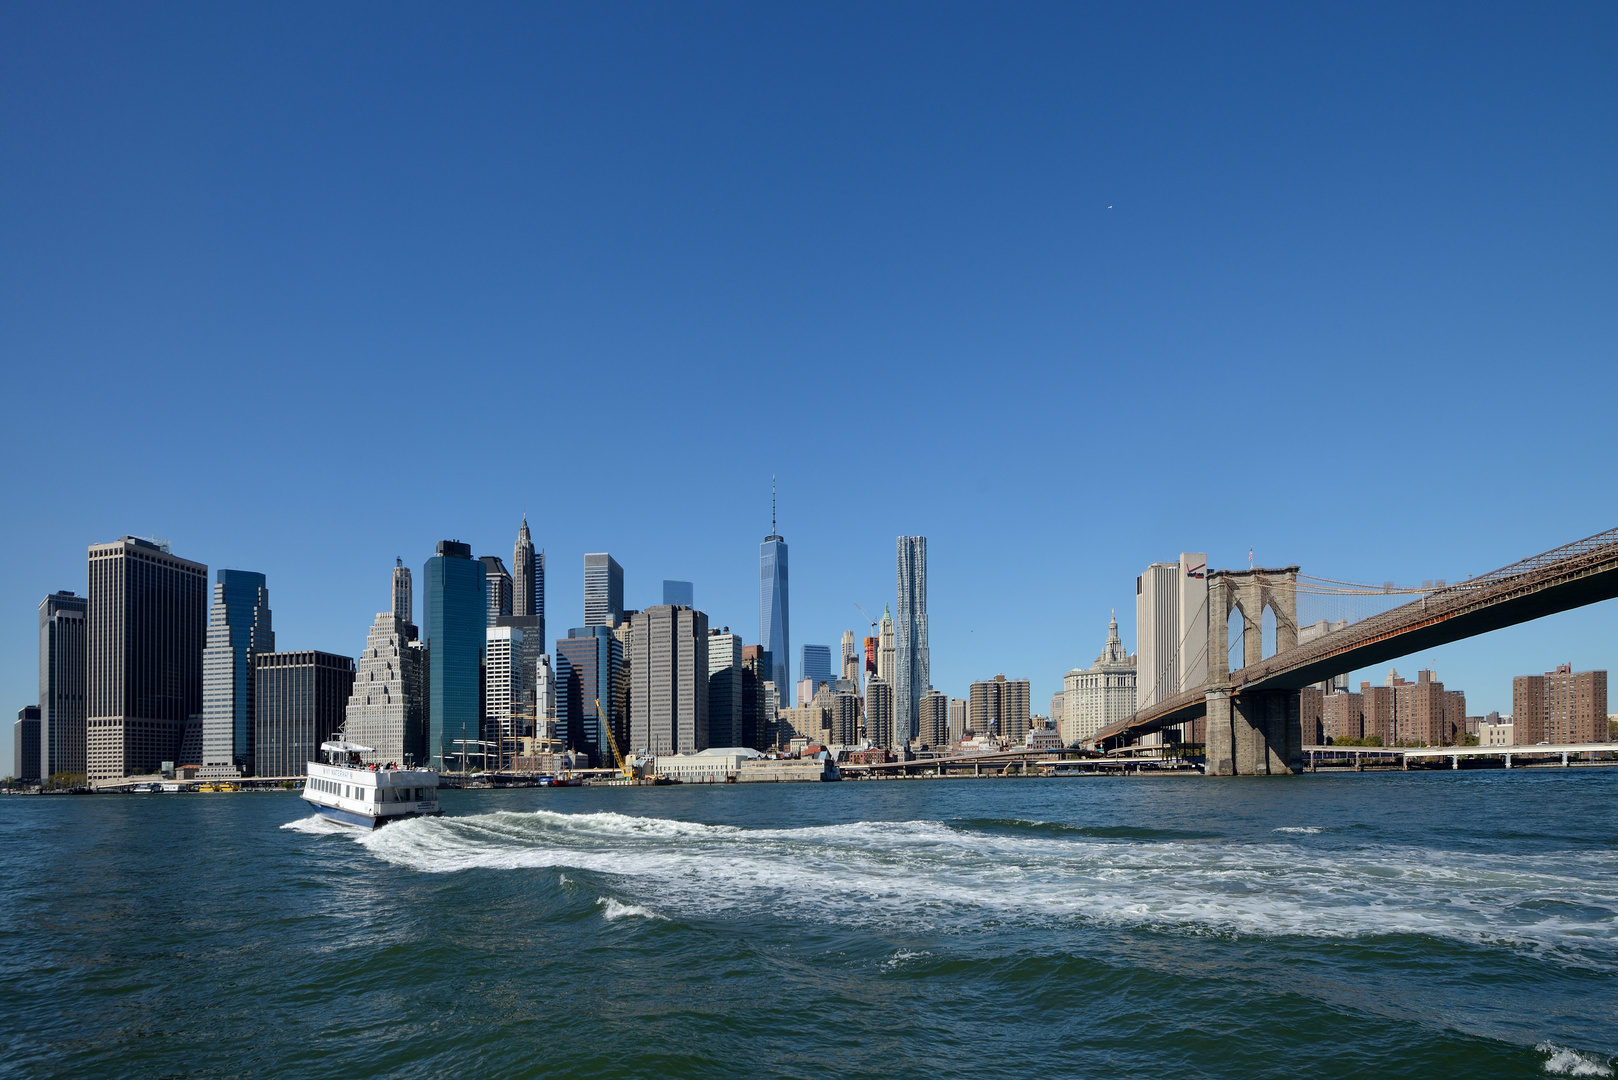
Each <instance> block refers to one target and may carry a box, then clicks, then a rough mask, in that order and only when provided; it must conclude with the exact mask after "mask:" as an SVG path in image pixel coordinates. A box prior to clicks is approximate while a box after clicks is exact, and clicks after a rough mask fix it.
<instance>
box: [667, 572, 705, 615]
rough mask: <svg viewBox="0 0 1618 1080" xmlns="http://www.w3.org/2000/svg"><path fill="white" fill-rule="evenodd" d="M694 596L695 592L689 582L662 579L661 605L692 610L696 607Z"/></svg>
mask: <svg viewBox="0 0 1618 1080" xmlns="http://www.w3.org/2000/svg"><path fill="white" fill-rule="evenodd" d="M696 595H697V590H696V588H695V587H694V586H693V585H692V584H691V583H690V582H689V581H670V580H669V579H668V578H664V579H663V603H665V604H675V605H678V606H679V607H688V608H694V607H696V606H697V601H696Z"/></svg>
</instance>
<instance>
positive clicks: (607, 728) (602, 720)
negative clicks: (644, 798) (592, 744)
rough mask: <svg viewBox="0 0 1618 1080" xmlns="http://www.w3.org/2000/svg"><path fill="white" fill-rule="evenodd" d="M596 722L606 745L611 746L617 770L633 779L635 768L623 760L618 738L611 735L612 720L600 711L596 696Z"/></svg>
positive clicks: (627, 778)
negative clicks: (605, 739) (605, 737)
mask: <svg viewBox="0 0 1618 1080" xmlns="http://www.w3.org/2000/svg"><path fill="white" fill-rule="evenodd" d="M596 723H598V724H600V725H601V731H602V733H603V734H605V735H606V736H607V745H608V746H610V747H612V759H613V760H614V761H616V762H617V763H618V771H619V772H621V773H623V774H624V779H625V780H633V779H635V770H634V769H632V768H630V766H629V763H628V762H626V761H625V760H624V755H622V754H620V753H619V752H618V740H617V739H616V738H614V737H613V734H612V722H611V721H610V720H609V719H608V718H607V715H606V714H605V713H603V712H602V711H601V699H600V698H596Z"/></svg>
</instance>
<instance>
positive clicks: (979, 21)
mask: <svg viewBox="0 0 1618 1080" xmlns="http://www.w3.org/2000/svg"><path fill="white" fill-rule="evenodd" d="M1615 55H1618V9H1615V8H1613V7H1612V6H1610V5H1595V4H1588V5H1575V4H1569V5H1538V6H1534V5H1482V4H1464V5H1455V6H1449V7H1443V6H1437V5H1415V6H1412V5H1405V4H1399V5H1387V6H1383V7H1373V6H1371V5H1349V6H1343V7H1341V8H1339V9H1337V10H1333V11H1323V10H1321V9H1320V5H1297V4H1287V5H1277V6H1274V7H1258V6H1248V7H1231V6H1228V5H1227V6H1213V7H1210V6H1208V5H1185V6H1139V5H1123V6H1119V5H1107V6H1105V7H1100V6H1096V7H1091V6H1081V5H1077V4H1053V5H1037V4H1018V5H1003V4H996V5H988V4H985V5H980V6H959V5H947V4H937V3H928V4H913V5H880V4H855V5H848V6H838V5H833V4H813V5H784V4H774V5H761V4H735V5H728V6H719V5H704V4H686V3H682V4H668V5H661V6H660V5H647V4H589V5H586V4H578V5H570V6H540V5H520V6H512V7H499V6H493V5H449V6H445V5H430V6H429V5H411V4H398V3H389V4H376V5H364V4H359V3H349V4H340V5H330V4H318V5H314V4H311V5H295V4H275V5H269V4H265V5H257V6H252V5H219V4H197V5H194V6H188V7H178V6H167V5H155V4H154V5H127V4H120V5H109V6H87V5H81V4H72V3H63V4H49V5H41V4H17V3H12V4H7V5H5V6H3V7H0V251H3V253H4V257H3V259H0V275H3V280H0V363H3V365H4V367H3V371H4V388H5V393H4V400H5V402H6V409H5V425H6V435H5V440H4V446H5V448H6V449H5V467H4V469H3V470H0V503H3V506H4V510H5V513H4V533H3V543H4V558H3V560H0V565H3V566H4V567H5V570H4V573H3V576H0V616H3V617H0V690H3V695H0V696H3V700H4V702H5V708H6V710H7V711H8V715H9V716H15V711H14V710H15V709H17V708H19V707H21V706H22V705H25V704H30V703H32V702H33V701H34V700H35V698H36V690H35V686H36V666H35V665H36V645H35V620H36V613H35V609H36V605H37V604H38V602H39V600H40V598H41V597H42V596H44V595H45V594H46V593H47V592H50V591H53V590H55V589H59V588H68V589H74V590H77V591H79V592H81V593H82V592H83V591H84V588H85V548H86V546H87V545H88V544H90V543H92V542H96V541H103V540H107V539H110V538H113V537H116V536H118V535H121V534H123V533H140V534H155V535H159V536H164V537H168V538H170V539H171V540H172V541H173V544H174V549H175V551H176V552H177V553H179V554H182V555H185V556H187V557H190V558H194V559H198V560H201V561H204V562H206V563H208V565H209V566H210V568H219V567H235V568H244V569H252V570H260V571H263V572H265V573H266V574H267V575H268V576H269V587H270V596H271V603H272V606H273V609H274V612H275V625H276V630H277V638H278V642H279V644H280V645H281V647H283V648H318V649H327V650H332V651H337V652H342V653H347V654H350V655H352V654H354V653H356V652H357V651H358V650H359V649H360V648H361V647H362V645H363V641H364V636H365V631H366V628H367V626H368V624H369V622H370V620H371V618H372V616H373V614H374V613H375V612H376V611H378V610H380V609H382V608H383V607H385V606H386V604H387V603H388V570H389V567H391V566H392V563H393V557H394V556H395V555H396V554H398V555H403V556H404V558H405V560H406V562H407V563H409V565H411V566H412V567H414V568H416V569H417V571H418V573H419V568H420V566H421V564H422V562H423V561H424V560H425V559H426V558H427V557H428V556H429V555H430V554H431V549H432V545H433V543H434V542H435V541H436V540H439V539H442V538H449V537H454V538H457V539H461V540H465V541H468V542H470V543H472V545H473V546H474V548H475V550H476V551H477V553H479V554H483V553H494V554H499V555H501V556H502V557H505V558H507V559H509V557H510V551H511V545H512V541H513V539H514V538H515V533H516V529H517V524H518V521H519V519H520V517H521V515H522V513H523V511H524V509H526V510H527V512H528V515H529V519H530V521H531V523H532V525H533V529H534V535H535V539H536V543H538V544H540V545H541V546H543V547H544V548H545V549H546V550H547V551H548V553H549V559H550V568H551V570H550V574H551V576H550V584H551V600H550V607H549V620H550V626H551V627H552V628H553V631H559V632H561V633H565V632H566V628H567V627H568V626H570V625H575V624H577V623H579V622H580V621H582V600H581V595H580V594H581V588H582V585H581V582H582V577H583V572H582V561H583V559H582V556H583V553H584V552H586V551H596V550H603V549H605V550H610V551H611V552H612V553H613V554H614V555H615V556H616V557H617V558H618V560H619V561H620V562H621V563H622V564H623V566H624V569H625V579H626V600H627V601H628V603H629V604H630V605H631V606H636V607H638V606H643V605H647V604H650V603H653V602H656V601H657V600H658V599H659V597H660V591H661V581H662V579H663V578H665V577H672V578H685V579H689V580H692V581H694V582H695V583H696V597H697V602H698V604H699V606H701V607H703V608H705V609H706V610H707V611H708V612H709V613H710V617H711V618H712V620H713V621H714V622H715V623H716V624H728V625H730V626H731V627H732V628H734V629H739V630H740V631H741V632H742V634H743V635H744V638H745V640H747V641H749V642H754V641H757V638H758V617H757V611H758V585H757V578H758V570H757V559H758V543H759V541H760V540H761V539H762V538H763V536H764V535H765V534H766V533H767V532H768V531H769V511H770V504H769V498H770V477H771V475H772V474H775V475H778V476H779V478H780V481H779V482H780V494H781V510H780V529H781V532H782V533H783V534H784V535H785V536H786V537H787V539H788V541H789V542H790V544H791V558H792V574H793V576H792V635H793V642H794V645H797V644H802V643H824V644H828V645H835V643H836V641H837V639H838V637H839V635H840V634H841V632H842V631H843V630H844V629H845V628H851V629H855V630H856V631H863V630H864V629H865V628H864V627H863V626H862V625H861V624H860V620H859V616H858V613H857V612H856V611H855V610H854V606H853V604H854V602H855V601H858V602H860V603H861V604H863V605H865V607H866V608H867V609H868V610H870V611H872V612H873V614H876V613H880V610H881V607H882V604H883V603H884V601H885V600H889V599H891V597H892V595H893V588H894V537H895V536H896V535H898V534H900V533H920V534H924V535H926V536H927V537H928V539H929V554H930V566H929V570H930V577H931V590H930V597H929V603H930V607H931V613H932V670H933V682H934V683H935V684H936V685H937V686H938V687H940V688H941V689H943V690H945V691H947V692H949V693H951V694H953V695H960V694H962V693H963V692H964V691H965V689H966V684H967V682H968V681H970V680H971V679H974V678H983V677H992V676H993V675H994V674H995V673H996V672H1000V671H1004V672H1005V673H1006V674H1007V675H1009V676H1012V677H1019V676H1021V677H1027V678H1030V679H1032V680H1033V686H1034V698H1035V706H1036V710H1038V711H1043V709H1044V706H1045V703H1046V701H1048V699H1049V696H1050V694H1051V693H1052V692H1053V691H1054V690H1056V689H1057V688H1058V687H1059V685H1060V678H1061V675H1062V673H1063V672H1064V671H1066V670H1067V669H1069V668H1071V667H1074V666H1087V665H1088V664H1089V663H1090V662H1091V660H1092V659H1093V658H1094V657H1095V655H1096V654H1097V653H1098V652H1099V651H1100V649H1101V646H1102V642H1103V638H1104V636H1105V632H1106V623H1107V616H1108V611H1109V609H1111V608H1114V607H1116V608H1117V609H1118V615H1119V621H1120V623H1121V625H1122V626H1123V629H1124V637H1125V640H1126V641H1127V642H1128V643H1129V644H1130V645H1131V647H1133V642H1134V632H1133V622H1134V588H1133V585H1134V577H1135V575H1136V574H1137V573H1139V572H1140V571H1141V569H1142V568H1143V567H1144V566H1145V565H1146V564H1147V563H1148V562H1150V561H1152V560H1156V559H1168V558H1173V557H1175V555H1176V554H1177V553H1178V552H1179V551H1181V550H1205V551H1207V552H1208V553H1209V556H1210V562H1211V563H1212V565H1214V566H1215V567H1218V566H1221V565H1223V566H1238V565H1245V560H1246V554H1247V550H1248V548H1249V547H1252V548H1254V549H1255V555H1256V558H1257V560H1258V562H1259V563H1261V564H1269V565H1279V564H1285V563H1291V562H1296V563H1300V564H1302V566H1303V567H1304V568H1305V569H1306V570H1308V571H1313V572H1315V573H1318V574H1325V575H1327V576H1331V577H1337V578H1346V579H1351V580H1361V581H1374V582H1380V581H1383V580H1386V579H1395V580H1398V581H1400V582H1418V581H1420V580H1421V579H1424V578H1437V577H1444V578H1450V579H1454V578H1459V577H1464V576H1465V575H1466V574H1468V573H1477V572H1481V571H1485V570H1489V569H1492V568H1494V567H1496V566H1499V565H1501V564H1503V563H1506V562H1509V561H1512V560H1514V559H1516V558H1519V557H1522V556H1525V555H1529V554H1532V553H1534V552H1537V551H1540V550H1543V549H1545V548H1549V547H1552V546H1555V545H1557V544H1560V543H1562V542H1565V541H1568V540H1572V539H1575V538H1578V537H1582V536H1585V535H1588V534H1590V533H1594V532H1597V531H1600V530H1602V529H1606V528H1610V527H1612V526H1615V525H1618V501H1615V499H1614V494H1615V487H1618V482H1615V480H1614V471H1613V461H1614V453H1613V451H1614V444H1615V436H1614V429H1613V424H1612V407H1611V405H1612V401H1613V391H1614V388H1615V375H1614V364H1613V358H1614V345H1615V343H1618V306H1615V303H1614V300H1615V285H1618V273H1615V270H1618V236H1615V224H1618V200H1615V199H1614V193H1615V191H1618V170H1615V165H1618V138H1615V134H1618V132H1615V123H1614V121H1615V108H1618V64H1614V63H1613V57H1614V56H1615ZM1613 623H1614V608H1613V606H1612V605H1610V604H1609V605H1603V606H1601V607H1597V608H1593V609H1588V610H1586V611H1584V612H1581V613H1574V614H1569V615H1564V616H1561V617H1558V618H1555V619H1551V620H1546V621H1544V622H1542V623H1539V624H1534V625H1532V626H1530V627H1527V628H1522V629H1518V630H1513V631H1507V632H1502V633H1499V634H1496V635H1493V636H1491V637H1488V638H1484V639H1479V640H1477V641H1475V642H1471V643H1466V644H1461V645H1454V646H1449V647H1447V648H1445V649H1441V650H1438V651H1436V652H1434V653H1431V654H1424V655H1423V656H1421V657H1413V658H1410V659H1409V661H1408V662H1401V664H1400V665H1399V666H1400V668H1401V671H1403V670H1404V669H1405V668H1406V667H1409V668H1415V667H1416V666H1418V665H1421V664H1427V663H1430V664H1432V665H1434V666H1435V667H1436V668H1437V671H1438V675H1439V677H1440V678H1442V679H1444V680H1445V682H1446V683H1447V684H1448V685H1450V686H1451V687H1459V688H1462V689H1465V690H1467V691H1468V695H1469V705H1470V706H1471V711H1474V712H1478V711H1483V710H1486V709H1489V708H1499V709H1501V710H1507V709H1509V708H1510V677H1511V675H1512V674H1514V673H1519V672H1524V671H1543V670H1545V669H1547V668H1549V667H1551V666H1553V665H1554V664H1556V663H1558V662H1562V661H1571V662H1573V663H1574V664H1575V665H1578V666H1579V667H1588V666H1601V667H1613V668H1618V633H1615V632H1614V625H1613ZM553 636H554V634H553ZM1381 674H1382V672H1377V673H1375V677H1377V678H1380V677H1381ZM1359 677H1360V676H1359V675H1356V679H1357V678H1359ZM1368 677H1369V676H1368ZM0 755H3V756H0V766H4V768H5V771H9V759H10V755H11V744H10V738H9V730H8V737H7V738H6V739H5V740H4V750H3V751H0Z"/></svg>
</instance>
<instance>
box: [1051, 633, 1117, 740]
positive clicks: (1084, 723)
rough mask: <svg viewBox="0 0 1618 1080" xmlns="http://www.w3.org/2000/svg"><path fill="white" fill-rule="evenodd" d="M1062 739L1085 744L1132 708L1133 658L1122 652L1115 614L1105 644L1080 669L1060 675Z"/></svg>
mask: <svg viewBox="0 0 1618 1080" xmlns="http://www.w3.org/2000/svg"><path fill="white" fill-rule="evenodd" d="M1063 685H1064V693H1065V698H1064V700H1063V702H1062V727H1061V728H1060V729H1059V730H1060V733H1061V737H1062V742H1063V743H1064V744H1065V745H1068V746H1072V745H1073V744H1075V743H1081V744H1082V743H1088V742H1090V741H1091V740H1092V739H1094V738H1095V734H1096V732H1098V731H1100V730H1101V729H1102V728H1104V727H1106V726H1108V725H1109V724H1112V723H1115V722H1116V721H1119V720H1122V719H1124V718H1125V717H1127V716H1128V715H1129V714H1130V713H1132V712H1134V711H1135V658H1134V657H1133V656H1130V655H1129V654H1128V653H1126V652H1124V643H1123V641H1122V639H1120V638H1119V637H1118V617H1117V616H1116V615H1114V616H1113V617H1112V620H1111V621H1110V622H1109V623H1108V624H1107V644H1106V646H1105V647H1104V648H1103V649H1102V650H1101V655H1100V656H1098V657H1096V662H1095V663H1094V664H1092V665H1090V667H1089V668H1087V669H1086V670H1084V671H1080V670H1079V669H1078V668H1074V669H1073V670H1072V671H1069V672H1068V673H1067V675H1066V676H1064V678H1063Z"/></svg>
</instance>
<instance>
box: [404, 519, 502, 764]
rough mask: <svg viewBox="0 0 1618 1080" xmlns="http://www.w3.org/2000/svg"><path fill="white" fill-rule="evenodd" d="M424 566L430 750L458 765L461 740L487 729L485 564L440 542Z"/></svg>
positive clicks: (433, 757) (437, 760)
mask: <svg viewBox="0 0 1618 1080" xmlns="http://www.w3.org/2000/svg"><path fill="white" fill-rule="evenodd" d="M437 550H438V554H436V555H434V556H433V557H432V558H430V559H428V560H427V565H426V566H425V567H424V568H423V569H422V574H421V576H422V580H423V581H424V583H425V585H426V609H425V612H424V618H425V625H424V626H423V628H422V629H423V634H422V637H423V639H424V640H425V642H426V644H427V754H428V757H429V761H428V764H429V765H430V766H431V767H432V768H435V769H443V768H445V767H446V762H448V763H452V764H459V763H460V762H461V761H462V758H461V757H460V756H459V755H460V754H461V753H462V744H463V743H464V742H466V741H473V742H475V741H477V739H478V738H479V737H480V733H481V731H482V721H481V717H482V708H483V695H482V690H481V686H480V684H481V682H482V671H483V641H484V631H485V630H486V629H487V628H488V611H489V603H488V595H487V592H486V584H485V573H486V570H485V566H484V564H483V563H482V562H480V561H478V560H477V559H474V558H472V548H471V546H470V545H467V544H462V543H460V542H459V541H455V540H440V541H439V542H438V549H437Z"/></svg>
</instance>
